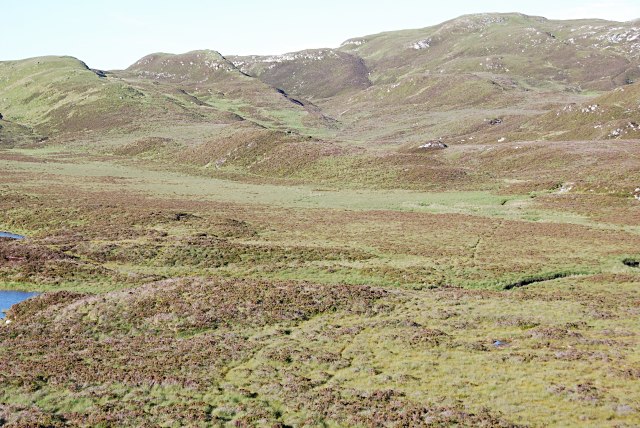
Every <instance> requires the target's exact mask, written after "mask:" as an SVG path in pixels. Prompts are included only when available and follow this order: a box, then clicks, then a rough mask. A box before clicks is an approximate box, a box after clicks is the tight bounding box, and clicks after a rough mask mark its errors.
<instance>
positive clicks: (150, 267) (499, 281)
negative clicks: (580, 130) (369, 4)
mask: <svg viewBox="0 0 640 428" xmlns="http://www.w3.org/2000/svg"><path fill="white" fill-rule="evenodd" d="M18 154H19V155H20V156H19V157H16V156H18ZM5 155H7V156H9V155H11V156H13V157H11V156H9V157H10V159H9V158H8V157H7V156H5V157H3V161H2V162H3V168H2V169H1V170H0V178H1V182H2V185H0V229H2V230H8V231H12V232H16V233H22V234H25V235H27V236H28V237H29V238H28V239H26V240H24V241H19V242H17V241H9V240H3V241H0V288H16V289H33V290H40V291H46V293H44V294H43V295H41V296H39V297H37V298H35V299H33V300H30V301H27V302H24V303H22V304H20V305H17V306H16V307H14V308H13V309H12V310H11V311H10V312H9V314H8V317H7V318H8V319H9V320H10V321H11V323H9V324H6V325H2V326H0V384H1V385H2V388H1V392H0V403H1V404H0V421H2V424H4V425H7V426H127V425H128V426H150V425H151V426H155V425H158V426H221V425H235V426H256V425H258V426H372V427H373V426H425V425H426V426H428V425H435V426H438V425H439V426H448V425H456V424H457V425H460V426H514V425H519V426H549V425H555V426H585V425H586V426H637V425H638V424H639V423H640V395H639V393H638V389H637V387H636V385H637V382H638V377H639V376H640V354H639V349H640V346H639V345H640V343H639V339H638V337H639V336H638V335H639V334H640V329H639V328H638V326H639V325H640V323H639V321H640V311H639V310H638V307H640V292H639V287H638V286H639V284H640V271H639V270H638V269H637V268H636V267H634V263H630V262H629V261H630V260H631V261H635V260H638V259H640V253H639V248H640V236H639V235H638V232H639V230H638V227H637V222H635V221H634V219H635V218H636V214H637V213H636V211H637V208H638V207H637V205H634V204H637V201H636V200H635V199H633V198H632V197H630V196H629V195H620V194H609V193H606V192H589V191H584V192H581V191H573V192H569V193H566V192H562V191H560V190H559V189H554V190H543V191H537V192H530V191H529V190H526V191H522V192H518V191H517V185H514V186H513V187H511V188H510V189H509V191H507V192H488V191H460V192H455V193H452V192H449V193H425V192H408V191H401V190H398V191H392V192H390V191H383V190H375V189H360V190H357V189H352V190H350V189H335V188H331V187H327V188H325V187H322V188H320V187H305V186H297V185H286V186H277V185H258V184H255V185H254V184H248V183H239V182H230V181H225V180H218V179H209V178H204V177H196V176H192V175H186V174H181V173H178V172H172V173H166V172H156V171H154V170H153V169H150V168H145V167H144V165H142V166H140V165H128V166H127V167H126V168H125V167H122V166H121V165H119V164H116V163H110V162H111V161H110V160H108V159H107V160H100V159H94V160H91V161H86V160H85V161H83V160H82V159H80V158H79V157H74V156H66V155H64V154H62V153H48V154H46V153H45V154H43V152H38V151H35V152H32V153H27V152H24V151H22V152H20V151H18V152H16V151H10V152H5ZM516 184H517V183H516ZM625 262H626V263H625Z"/></svg>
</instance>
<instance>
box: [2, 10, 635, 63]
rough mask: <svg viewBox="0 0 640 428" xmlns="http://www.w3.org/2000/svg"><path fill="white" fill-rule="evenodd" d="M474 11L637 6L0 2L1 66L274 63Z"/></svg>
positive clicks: (560, 15) (565, 13)
mask: <svg viewBox="0 0 640 428" xmlns="http://www.w3.org/2000/svg"><path fill="white" fill-rule="evenodd" d="M480 12H522V13H526V14H529V15H539V16H545V17H547V18H552V19H572V18H602V19H610V20H616V21H629V20H633V19H637V18H640V0H608V1H604V0H595V1H591V0H553V1H552V0H536V1H513V0H511V1H504V0H486V1H482V2H478V1H471V0H464V1H463V0H460V1H458V0H445V1H442V0H440V1H437V2H435V1H433V2H432V1H425V0H392V1H378V0H352V1H349V0H313V1H311V0H243V1H238V0H209V1H206V0H174V1H166V0H155V1H151V0H126V1H125V0H107V1H95V0H93V1H87V0H57V1H51V0H20V1H15V0H0V13H1V14H2V19H1V20H0V61H1V60H10V59H20V58H28V57H33V56H40V55H72V56H75V57H77V58H79V59H81V60H83V61H85V62H86V63H87V64H88V65H89V66H90V67H94V68H101V69H118V68H125V67H127V66H129V65H130V64H132V63H134V62H135V61H136V60H138V59H139V58H141V57H142V56H144V55H147V54H149V53H152V52H171V53H181V52H187V51H190V50H195V49H214V50H217V51H220V52H221V53H222V54H223V55H233V54H240V55H247V54H260V55H265V54H279V53H285V52H291V51H296V50H301V49H309V48H320V47H337V46H338V45H339V44H340V43H341V42H343V41H344V40H346V39H349V38H351V37H358V36H364V35H367V34H373V33H378V32H382V31H391V30H402V29H407V28H422V27H427V26H430V25H435V24H438V23H440V22H443V21H446V20H448V19H452V18H455V17H457V16H460V15H464V14H469V13H480ZM639 26H640V24H639Z"/></svg>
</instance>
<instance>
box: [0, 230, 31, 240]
mask: <svg viewBox="0 0 640 428" xmlns="http://www.w3.org/2000/svg"><path fill="white" fill-rule="evenodd" d="M0 238H9V239H24V238H25V237H24V236H22V235H17V234H15V233H11V232H0Z"/></svg>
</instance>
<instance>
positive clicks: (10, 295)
mask: <svg viewBox="0 0 640 428" xmlns="http://www.w3.org/2000/svg"><path fill="white" fill-rule="evenodd" d="M38 294H40V293H34V292H29V291H13V290H0V318H4V311H6V310H8V309H9V308H10V307H11V306H13V305H15V304H16V303H20V302H22V301H23V300H27V299H28V298H29V297H32V296H37V295H38Z"/></svg>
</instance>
